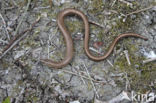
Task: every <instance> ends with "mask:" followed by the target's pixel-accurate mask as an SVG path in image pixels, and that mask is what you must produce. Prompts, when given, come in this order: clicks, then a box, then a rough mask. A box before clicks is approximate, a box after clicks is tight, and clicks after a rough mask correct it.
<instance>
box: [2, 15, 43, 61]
mask: <svg viewBox="0 0 156 103" xmlns="http://www.w3.org/2000/svg"><path fill="white" fill-rule="evenodd" d="M39 20H40V18H38V19H37V20H36V21H35V22H34V23H33V24H32V25H31V27H30V28H28V29H26V30H25V31H23V32H22V33H20V34H19V35H17V36H16V37H14V39H13V40H11V42H10V43H9V44H8V46H7V47H6V48H4V50H3V51H2V54H1V56H0V59H1V58H3V57H4V56H5V55H6V54H7V53H8V52H9V51H10V50H11V49H12V48H13V47H14V46H15V45H16V44H17V43H19V42H20V41H21V40H22V39H23V38H24V37H25V36H26V35H27V32H28V31H31V30H32V29H33V27H34V26H35V24H36V23H37V22H38V21H39ZM23 34H24V35H23Z"/></svg>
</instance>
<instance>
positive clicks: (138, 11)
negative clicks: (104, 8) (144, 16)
mask: <svg viewBox="0 0 156 103" xmlns="http://www.w3.org/2000/svg"><path fill="white" fill-rule="evenodd" d="M153 7H154V6H150V7H147V8H144V9H141V10H137V11H134V12H131V13H129V14H126V15H125V16H129V15H132V14H136V13H140V12H143V11H146V10H149V9H151V8H153Z"/></svg>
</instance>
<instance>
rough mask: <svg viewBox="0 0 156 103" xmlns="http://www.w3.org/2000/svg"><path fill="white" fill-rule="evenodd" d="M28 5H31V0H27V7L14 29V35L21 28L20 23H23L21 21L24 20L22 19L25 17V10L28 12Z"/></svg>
mask: <svg viewBox="0 0 156 103" xmlns="http://www.w3.org/2000/svg"><path fill="white" fill-rule="evenodd" d="M30 3H31V0H28V3H27V6H26V8H25V11H24V14H23V16H22V18H21V20H20V22H19V24H18V25H17V28H16V31H15V33H14V35H16V34H17V32H18V30H19V28H20V26H21V24H22V22H23V20H24V17H25V15H26V13H27V10H28V8H29V5H30Z"/></svg>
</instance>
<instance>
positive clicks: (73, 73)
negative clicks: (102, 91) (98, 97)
mask: <svg viewBox="0 0 156 103" xmlns="http://www.w3.org/2000/svg"><path fill="white" fill-rule="evenodd" d="M62 71H63V72H65V73H69V74H72V75H76V76H79V77H82V78H84V79H87V80H90V79H89V78H88V77H86V76H83V75H79V74H77V73H75V72H71V71H67V70H62ZM91 80H92V81H93V82H96V83H104V84H105V83H106V82H105V81H97V80H95V79H93V78H91Z"/></svg>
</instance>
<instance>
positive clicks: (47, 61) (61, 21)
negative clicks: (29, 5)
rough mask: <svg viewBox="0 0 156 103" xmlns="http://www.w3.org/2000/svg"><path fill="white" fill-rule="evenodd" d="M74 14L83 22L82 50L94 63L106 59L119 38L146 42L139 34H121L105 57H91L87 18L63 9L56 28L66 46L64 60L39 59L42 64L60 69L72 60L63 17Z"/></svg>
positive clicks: (69, 39) (79, 12) (71, 10)
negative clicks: (132, 38)
mask: <svg viewBox="0 0 156 103" xmlns="http://www.w3.org/2000/svg"><path fill="white" fill-rule="evenodd" d="M75 14H76V15H78V16H79V17H81V18H82V20H83V22H84V26H85V38H84V49H85V52H86V54H87V56H88V57H89V58H90V59H92V60H94V61H101V60H104V59H106V58H107V57H108V56H109V55H110V54H111V52H112V51H113V48H114V46H115V45H116V43H117V42H118V41H119V40H120V39H121V38H124V37H137V38H141V39H144V40H147V38H145V37H144V36H141V35H139V34H134V33H127V34H121V35H119V36H118V37H116V38H115V40H114V41H113V42H112V44H111V45H110V47H109V49H108V51H107V52H106V54H105V55H103V56H94V55H92V54H91V53H90V51H89V45H88V43H89V22H88V18H87V17H86V16H85V15H84V13H82V12H81V11H79V10H76V9H72V8H68V9H65V10H63V11H61V12H60V13H59V14H58V17H57V24H58V27H59V29H60V30H61V32H62V34H63V37H64V39H65V43H66V46H67V49H66V55H65V58H64V59H63V60H62V61H59V62H54V61H53V60H51V59H41V62H43V63H45V64H46V65H48V66H50V67H53V68H62V67H64V66H66V65H67V64H68V63H69V62H70V61H71V60H72V57H73V52H74V51H73V48H74V46H73V40H72V37H71V35H70V33H69V32H68V30H67V28H66V26H65V24H64V17H66V16H68V15H75Z"/></svg>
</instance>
